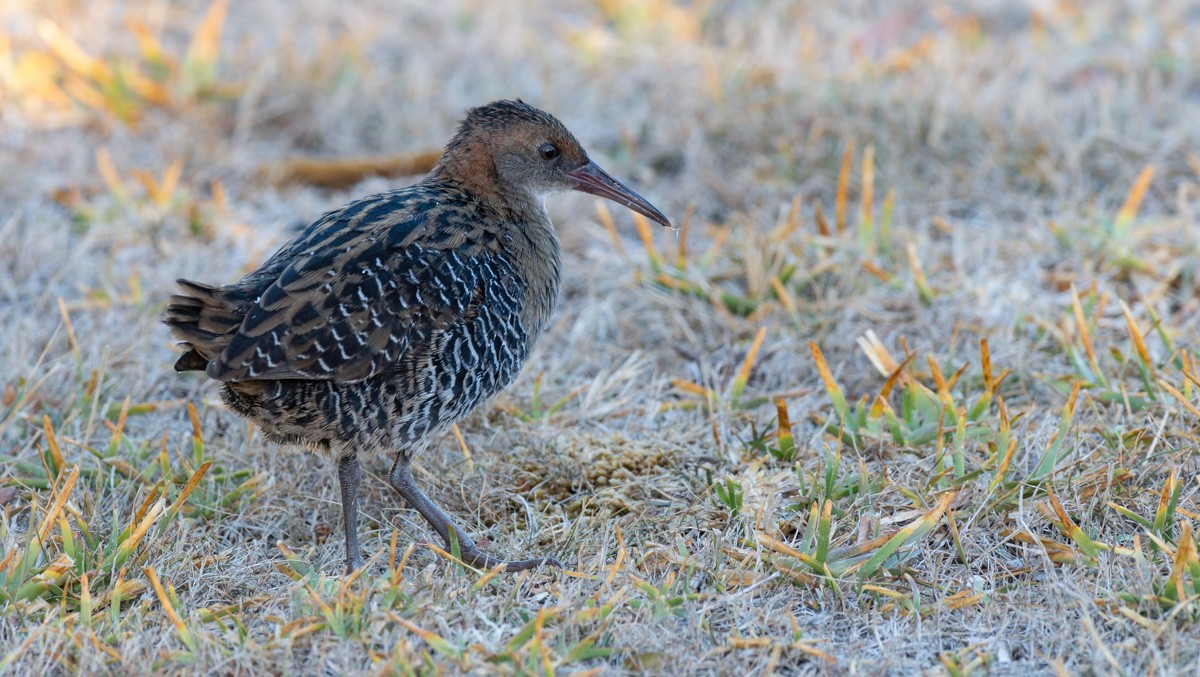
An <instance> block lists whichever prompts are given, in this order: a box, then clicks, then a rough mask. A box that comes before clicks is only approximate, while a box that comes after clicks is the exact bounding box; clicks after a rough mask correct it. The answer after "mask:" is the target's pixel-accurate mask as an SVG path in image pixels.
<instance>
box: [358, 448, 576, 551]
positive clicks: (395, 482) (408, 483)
mask: <svg viewBox="0 0 1200 677" xmlns="http://www.w3.org/2000/svg"><path fill="white" fill-rule="evenodd" d="M355 467H356V468H357V467H358V466H357V463H356V464H355ZM388 481H389V482H390V483H391V485H392V488H394V489H395V490H396V491H397V492H399V494H400V496H401V497H403V498H404V500H405V501H408V504H409V505H411V506H412V507H413V509H414V510H416V511H417V512H419V513H421V517H424V518H425V520H426V521H427V522H429V524H430V525H431V526H432V527H433V528H434V530H435V531H437V533H438V536H441V537H442V540H443V541H445V543H446V549H447V550H449V549H450V530H451V529H453V530H454V534H455V536H456V537H457V538H458V548H459V553H460V554H461V555H462V559H463V561H464V562H466V563H467V564H470V565H471V566H473V567H476V568H479V569H491V568H493V567H496V566H499V565H501V564H504V565H505V567H504V570H505V571H521V570H523V569H533V568H535V567H539V566H542V565H543V564H546V565H549V566H554V567H562V563H561V562H559V561H558V560H557V559H554V558H553V557H538V558H535V559H524V560H518V561H512V562H505V561H504V560H499V559H495V558H493V557H490V556H488V555H487V554H485V553H484V552H483V551H481V550H480V549H479V548H478V547H476V546H475V541H472V540H471V537H470V536H468V535H467V534H466V532H465V531H463V530H462V529H459V528H458V527H457V526H455V525H454V522H453V521H451V520H450V516H449V515H447V514H446V513H444V512H442V509H441V508H439V507H437V505H435V504H434V502H433V501H431V500H429V497H428V496H426V495H425V494H424V492H422V491H421V490H420V489H419V488H418V487H417V485H416V483H415V482H413V476H412V466H411V465H409V461H408V457H407V456H406V455H405V454H399V455H397V456H396V463H395V465H393V466H392V471H391V472H390V473H388ZM343 486H344V485H343Z"/></svg>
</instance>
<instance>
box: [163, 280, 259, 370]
mask: <svg viewBox="0 0 1200 677" xmlns="http://www.w3.org/2000/svg"><path fill="white" fill-rule="evenodd" d="M176 283H178V284H179V290H180V293H178V294H173V295H172V296H171V302H170V304H168V305H167V312H166V315H165V316H164V317H163V322H165V323H166V324H167V326H169V327H171V331H172V333H174V334H175V338H176V339H178V340H179V343H180V345H182V346H183V347H184V348H186V349H187V350H186V351H185V352H184V353H183V355H181V356H180V357H179V360H178V361H176V362H175V371H204V370H205V368H207V367H208V363H209V361H210V360H212V359H213V358H214V357H216V356H217V355H219V354H220V353H221V351H222V350H224V349H225V346H226V345H228V344H229V341H230V340H231V339H232V338H233V336H234V334H236V333H237V330H238V327H240V326H241V324H242V316H241V313H239V312H238V305H240V304H238V303H237V301H236V299H234V298H231V297H232V296H234V295H233V294H230V293H229V292H227V291H225V290H223V289H220V288H218V287H212V286H209V285H206V284H201V283H199V282H192V281H190V280H176Z"/></svg>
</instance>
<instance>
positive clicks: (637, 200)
mask: <svg viewBox="0 0 1200 677" xmlns="http://www.w3.org/2000/svg"><path fill="white" fill-rule="evenodd" d="M567 176H570V177H571V179H572V180H573V181H574V182H575V190H579V191H583V192H584V193H591V194H592V195H596V196H599V197H602V198H607V199H609V200H612V201H613V202H616V203H617V204H619V205H624V206H625V207H628V208H629V209H632V210H633V211H635V212H637V213H639V214H641V215H642V216H645V217H646V218H648V219H650V220H651V221H656V222H658V223H661V224H662V225H664V226H666V227H668V228H670V227H671V222H670V221H668V220H667V217H666V216H663V213H662V212H660V211H658V209H657V208H656V207H655V206H654V205H652V204H650V203H649V202H647V201H646V199H645V198H644V197H642V196H641V195H638V194H637V193H635V192H633V191H632V190H630V189H629V187H628V186H626V185H625V184H623V183H621V182H620V181H618V180H616V179H614V178H613V177H612V176H611V175H610V174H609V173H608V172H606V171H604V170H603V169H600V167H599V166H598V165H597V164H596V163H595V162H588V163H587V164H586V165H584V166H582V167H580V168H579V169H576V170H575V171H573V172H571V173H569V174H567Z"/></svg>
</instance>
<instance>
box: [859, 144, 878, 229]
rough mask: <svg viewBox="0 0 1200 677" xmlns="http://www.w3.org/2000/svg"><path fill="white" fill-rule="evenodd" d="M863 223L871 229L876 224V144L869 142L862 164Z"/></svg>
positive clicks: (863, 226)
mask: <svg viewBox="0 0 1200 677" xmlns="http://www.w3.org/2000/svg"><path fill="white" fill-rule="evenodd" d="M860 219H861V225H860V227H861V228H863V229H864V230H870V229H872V228H874V225H875V144H873V143H868V144H867V145H866V147H865V148H864V149H863V164H862V213H861V214H860Z"/></svg>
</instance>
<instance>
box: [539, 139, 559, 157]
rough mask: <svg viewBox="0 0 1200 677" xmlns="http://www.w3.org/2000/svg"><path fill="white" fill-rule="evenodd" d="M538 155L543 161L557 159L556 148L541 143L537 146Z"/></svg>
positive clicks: (549, 144)
mask: <svg viewBox="0 0 1200 677" xmlns="http://www.w3.org/2000/svg"><path fill="white" fill-rule="evenodd" d="M538 153H540V154H541V156H542V159H543V160H553V159H554V158H556V157H558V146H556V145H554V144H552V143H543V144H542V145H540V146H538Z"/></svg>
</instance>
